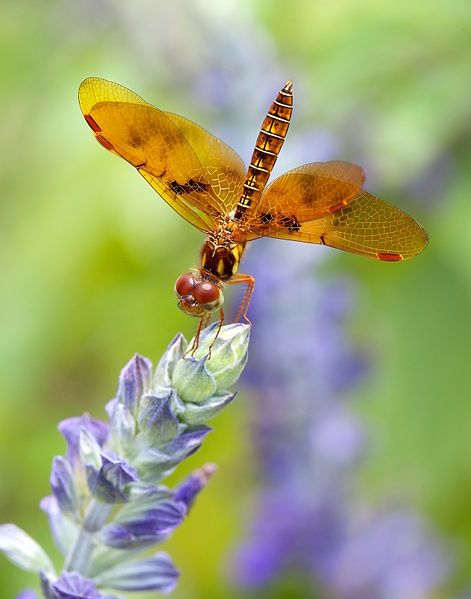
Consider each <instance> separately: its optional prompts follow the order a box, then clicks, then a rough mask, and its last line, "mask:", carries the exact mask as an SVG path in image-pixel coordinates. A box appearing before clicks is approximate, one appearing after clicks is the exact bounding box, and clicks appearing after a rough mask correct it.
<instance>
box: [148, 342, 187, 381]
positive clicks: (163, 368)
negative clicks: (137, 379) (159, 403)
mask: <svg viewBox="0 0 471 599" xmlns="http://www.w3.org/2000/svg"><path fill="white" fill-rule="evenodd" d="M185 350H186V341H185V337H183V335H182V334H181V333H178V335H177V336H176V337H175V338H174V339H173V340H172V341H171V342H170V344H169V346H168V347H167V349H166V350H165V353H164V355H163V356H162V358H161V359H160V361H159V363H158V364H157V368H156V369H155V376H154V384H155V386H156V387H171V386H172V376H173V369H174V368H175V365H176V364H177V362H178V361H179V360H180V359H181V358H182V357H183V354H184V353H185Z"/></svg>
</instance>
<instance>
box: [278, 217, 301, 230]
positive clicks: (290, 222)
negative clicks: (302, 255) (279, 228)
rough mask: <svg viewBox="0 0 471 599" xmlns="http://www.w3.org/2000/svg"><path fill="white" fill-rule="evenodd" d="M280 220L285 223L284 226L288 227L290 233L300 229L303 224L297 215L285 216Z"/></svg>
mask: <svg viewBox="0 0 471 599" xmlns="http://www.w3.org/2000/svg"><path fill="white" fill-rule="evenodd" d="M280 222H281V224H282V225H283V227H285V228H286V229H288V231H289V232H290V233H294V232H296V231H299V229H300V228H301V225H300V224H299V221H298V219H297V218H296V217H295V216H283V218H282V219H281V221H280Z"/></svg>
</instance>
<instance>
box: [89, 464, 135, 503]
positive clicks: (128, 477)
mask: <svg viewBox="0 0 471 599" xmlns="http://www.w3.org/2000/svg"><path fill="white" fill-rule="evenodd" d="M101 460H102V465H101V468H100V469H99V470H94V469H93V468H91V467H87V469H86V470H87V482H88V488H89V489H90V493H91V494H92V495H93V496H94V497H97V498H98V499H99V500H100V501H103V502H105V503H121V502H124V501H126V499H127V495H126V488H127V486H128V485H129V483H131V482H134V481H137V480H138V476H137V472H136V470H135V468H133V467H132V466H130V465H129V464H128V463H127V462H126V461H125V460H123V459H121V458H117V457H112V456H111V455H106V454H105V453H102V454H101Z"/></svg>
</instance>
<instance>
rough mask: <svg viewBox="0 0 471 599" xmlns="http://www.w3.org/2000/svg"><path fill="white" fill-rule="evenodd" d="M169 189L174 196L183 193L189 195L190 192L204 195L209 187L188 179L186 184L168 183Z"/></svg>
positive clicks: (206, 184)
mask: <svg viewBox="0 0 471 599" xmlns="http://www.w3.org/2000/svg"><path fill="white" fill-rule="evenodd" d="M170 189H171V190H172V191H174V192H175V193H176V194H178V195H182V194H183V193H191V192H192V191H196V192H199V193H205V192H208V191H209V189H210V186H209V184H208V183H202V182H201V181H195V180H194V179H189V180H188V181H187V182H186V183H177V182H176V181H172V182H171V183H170Z"/></svg>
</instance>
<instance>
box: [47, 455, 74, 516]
mask: <svg viewBox="0 0 471 599" xmlns="http://www.w3.org/2000/svg"><path fill="white" fill-rule="evenodd" d="M50 483H51V489H52V493H53V495H54V497H55V498H56V499H57V502H58V504H59V505H60V508H61V510H62V511H64V512H75V511H76V509H77V493H76V490H75V482H74V477H73V473H72V469H71V467H70V464H69V462H68V461H67V459H66V458H64V457H62V456H58V457H55V458H54V461H53V462H52V470H51V477H50Z"/></svg>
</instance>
